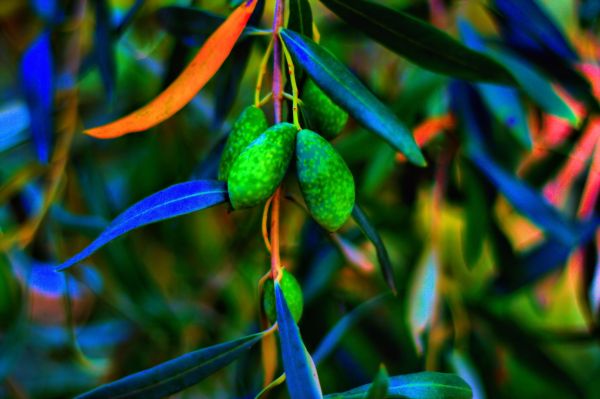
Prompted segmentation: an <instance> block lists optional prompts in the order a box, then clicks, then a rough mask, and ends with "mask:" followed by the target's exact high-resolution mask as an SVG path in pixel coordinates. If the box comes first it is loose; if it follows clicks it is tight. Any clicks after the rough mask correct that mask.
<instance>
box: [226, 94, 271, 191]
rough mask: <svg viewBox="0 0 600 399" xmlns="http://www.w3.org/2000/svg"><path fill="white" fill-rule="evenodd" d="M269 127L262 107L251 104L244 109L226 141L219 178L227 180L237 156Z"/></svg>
mask: <svg viewBox="0 0 600 399" xmlns="http://www.w3.org/2000/svg"><path fill="white" fill-rule="evenodd" d="M268 127H269V126H268V123H267V117H266V116H265V113H264V112H263V110H262V109H260V108H258V107H255V106H254V105H251V106H249V107H247V108H246V109H244V111H242V113H241V114H240V116H239V117H238V118H237V120H236V121H235V123H234V124H233V127H232V128H231V133H230V134H229V137H228V138H227V142H226V143H225V148H224V149H223V155H221V163H220V164H219V177H218V178H219V180H223V181H226V180H227V178H228V177H229V171H230V170H231V167H232V166H233V163H234V162H235V160H236V159H237V157H238V156H239V155H240V154H241V153H242V151H244V149H245V148H246V147H248V145H249V144H250V143H251V142H252V141H254V140H255V139H256V138H257V137H258V136H260V135H261V134H262V133H263V132H264V131H265V130H267V128H268Z"/></svg>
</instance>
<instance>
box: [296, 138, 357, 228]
mask: <svg viewBox="0 0 600 399" xmlns="http://www.w3.org/2000/svg"><path fill="white" fill-rule="evenodd" d="M296 170H297V173H298V181H299V182H300V189H301V190H302V194H303V196H304V200H305V202H306V205H307V206H308V210H309V211H310V213H311V215H312V216H313V218H314V219H315V220H316V221H317V222H318V223H319V224H320V225H321V226H323V227H324V228H326V229H327V230H329V231H336V230H337V229H339V228H340V227H341V226H342V225H343V224H344V222H346V220H347V219H348V217H349V216H350V213H351V212H352V208H353V207H354V195H355V194H354V179H353V177H352V173H351V172H350V170H349V169H348V166H347V165H346V163H345V162H344V160H343V159H342V157H341V156H340V155H339V154H338V153H337V151H336V150H335V149H334V148H333V147H332V146H331V144H329V142H328V141H327V140H325V139H324V138H323V137H321V136H320V135H319V134H317V133H315V132H313V131H311V130H307V129H305V130H302V131H300V132H299V133H298V135H297V138H296Z"/></svg>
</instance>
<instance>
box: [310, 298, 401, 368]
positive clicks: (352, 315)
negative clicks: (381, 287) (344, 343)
mask: <svg viewBox="0 0 600 399" xmlns="http://www.w3.org/2000/svg"><path fill="white" fill-rule="evenodd" d="M388 295H389V293H388V294H381V295H378V296H376V297H375V298H372V299H369V300H368V301H367V302H365V303H362V304H360V305H359V306H357V307H356V308H355V309H353V310H352V311H351V312H349V313H348V314H347V315H345V316H344V317H342V318H341V319H340V320H339V321H338V322H337V323H336V325H335V326H334V327H333V328H332V329H331V330H330V331H329V333H327V335H326V336H325V338H323V339H322V340H321V343H320V344H319V346H318V347H317V349H316V350H315V351H314V353H313V359H314V361H315V363H316V364H319V363H320V362H322V361H323V360H324V359H325V358H326V357H327V356H329V354H330V353H331V352H333V350H334V349H335V347H336V346H337V345H338V344H339V342H340V341H341V339H342V338H343V336H344V335H345V334H346V332H348V330H349V329H350V328H352V327H353V326H354V325H356V323H358V322H359V321H360V320H361V319H362V318H363V317H365V316H367V315H369V314H371V312H372V310H373V309H374V308H375V307H377V306H378V305H379V304H381V302H382V301H383V300H384V299H385V298H387V297H388Z"/></svg>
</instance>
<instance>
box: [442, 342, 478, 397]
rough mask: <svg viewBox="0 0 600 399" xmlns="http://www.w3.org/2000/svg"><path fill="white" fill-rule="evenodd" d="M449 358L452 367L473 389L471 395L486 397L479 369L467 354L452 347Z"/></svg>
mask: <svg viewBox="0 0 600 399" xmlns="http://www.w3.org/2000/svg"><path fill="white" fill-rule="evenodd" d="M449 360H450V364H451V365H452V368H453V369H454V370H455V371H456V373H457V374H458V375H459V376H460V377H461V378H462V379H463V380H465V382H466V383H467V384H469V386H470V387H471V389H472V390H473V397H474V398H477V399H486V394H485V388H484V385H483V381H482V380H481V376H480V375H479V371H478V370H477V368H476V365H475V364H473V362H472V361H471V359H470V358H469V357H468V355H467V354H466V353H463V352H462V351H460V350H458V349H453V350H452V352H451V353H450V359H449Z"/></svg>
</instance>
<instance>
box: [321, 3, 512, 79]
mask: <svg viewBox="0 0 600 399" xmlns="http://www.w3.org/2000/svg"><path fill="white" fill-rule="evenodd" d="M321 2H322V3H323V4H325V5H326V6H327V7H328V8H329V9H330V10H331V11H333V12H334V13H335V14H337V15H338V16H339V17H340V18H342V19H343V20H345V21H346V22H347V23H348V24H350V25H351V26H352V27H353V28H357V29H360V30H361V31H362V32H364V33H365V34H367V35H368V36H370V37H371V38H372V39H374V40H377V41H378V42H379V43H381V44H383V45H384V46H385V47H387V48H388V49H390V50H392V51H393V52H395V53H397V54H399V55H401V56H403V57H406V58H407V59H408V60H409V61H411V62H414V63H415V64H417V65H419V66H421V67H423V68H426V69H429V70H431V71H434V72H438V73H442V74H445V75H450V76H455V77H457V78H461V79H466V80H472V81H487V82H495V83H502V84H509V85H515V84H516V82H515V80H514V78H513V77H512V75H511V74H510V72H508V71H507V70H506V69H505V68H504V67H503V66H502V65H500V64H499V63H497V62H496V61H494V60H493V59H491V58H489V57H488V56H486V55H484V54H481V53H478V52H476V51H473V50H470V49H469V48H467V47H465V46H463V45H462V44H461V43H460V42H458V41H457V40H455V39H453V38H452V37H451V36H449V35H448V34H446V33H445V32H443V31H441V30H439V29H437V28H434V27H433V26H431V25H429V24H427V23H425V22H423V21H421V20H419V19H417V18H415V17H412V16H410V15H408V14H406V13H403V12H400V11H395V10H392V9H390V8H387V7H385V6H382V5H379V4H375V3H372V2H370V1H365V0H321Z"/></svg>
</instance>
